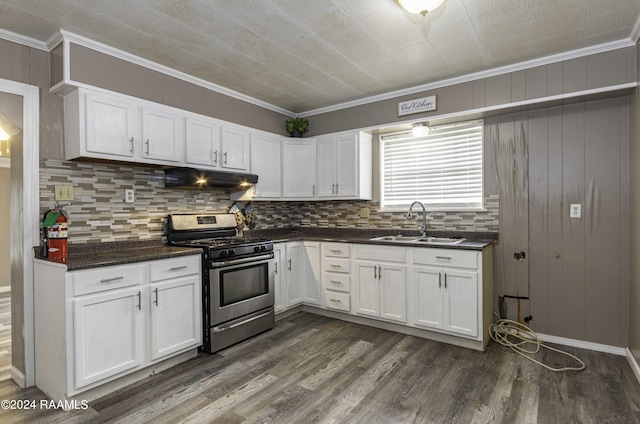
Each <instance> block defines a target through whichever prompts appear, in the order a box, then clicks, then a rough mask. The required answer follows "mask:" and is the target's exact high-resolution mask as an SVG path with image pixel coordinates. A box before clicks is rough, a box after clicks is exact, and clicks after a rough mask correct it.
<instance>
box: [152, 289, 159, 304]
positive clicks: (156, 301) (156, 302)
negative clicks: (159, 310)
mask: <svg viewBox="0 0 640 424" xmlns="http://www.w3.org/2000/svg"><path fill="white" fill-rule="evenodd" d="M153 291H154V292H155V293H156V300H155V301H154V302H153V303H155V304H156V306H158V288H157V287H156V288H155V290H153Z"/></svg>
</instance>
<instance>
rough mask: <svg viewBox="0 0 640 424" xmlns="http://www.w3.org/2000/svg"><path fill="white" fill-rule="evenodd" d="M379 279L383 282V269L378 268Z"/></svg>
mask: <svg viewBox="0 0 640 424" xmlns="http://www.w3.org/2000/svg"><path fill="white" fill-rule="evenodd" d="M378 278H379V279H381V280H382V267H381V266H379V267H378Z"/></svg>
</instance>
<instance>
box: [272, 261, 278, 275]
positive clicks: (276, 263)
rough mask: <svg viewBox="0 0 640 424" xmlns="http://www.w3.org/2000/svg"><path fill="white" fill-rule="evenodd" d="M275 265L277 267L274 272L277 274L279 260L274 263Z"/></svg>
mask: <svg viewBox="0 0 640 424" xmlns="http://www.w3.org/2000/svg"><path fill="white" fill-rule="evenodd" d="M273 266H274V268H275V269H274V270H273V273H274V274H277V273H278V262H274V263H273Z"/></svg>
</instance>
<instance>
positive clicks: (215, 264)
mask: <svg viewBox="0 0 640 424" xmlns="http://www.w3.org/2000/svg"><path fill="white" fill-rule="evenodd" d="M265 259H273V253H269V254H268V255H259V256H251V257H250V258H243V259H231V260H228V261H222V262H211V267H216V268H219V267H222V266H230V265H237V264H246V263H248V262H258V261H262V260H265Z"/></svg>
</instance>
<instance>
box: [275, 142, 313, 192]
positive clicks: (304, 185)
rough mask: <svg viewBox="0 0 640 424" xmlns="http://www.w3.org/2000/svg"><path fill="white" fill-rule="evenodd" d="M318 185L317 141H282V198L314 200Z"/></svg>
mask: <svg viewBox="0 0 640 424" xmlns="http://www.w3.org/2000/svg"><path fill="white" fill-rule="evenodd" d="M315 184H316V146H315V140H309V139H306V140H299V139H290V138H288V139H285V140H283V141H282V196H283V197H286V198H313V197H315V194H316V193H315V192H316V188H315Z"/></svg>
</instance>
